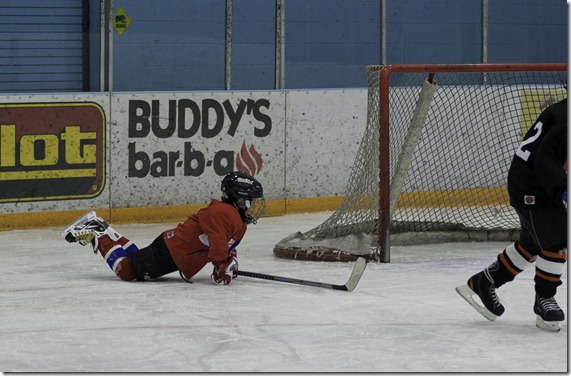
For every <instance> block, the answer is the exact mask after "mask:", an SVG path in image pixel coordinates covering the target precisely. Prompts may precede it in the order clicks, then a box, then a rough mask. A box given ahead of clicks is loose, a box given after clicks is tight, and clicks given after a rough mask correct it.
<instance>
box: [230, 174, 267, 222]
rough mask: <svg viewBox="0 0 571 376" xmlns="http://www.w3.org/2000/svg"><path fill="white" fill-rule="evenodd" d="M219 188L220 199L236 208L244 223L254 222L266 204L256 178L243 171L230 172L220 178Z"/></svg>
mask: <svg viewBox="0 0 571 376" xmlns="http://www.w3.org/2000/svg"><path fill="white" fill-rule="evenodd" d="M221 190H222V200H223V201H224V202H227V203H230V204H232V205H234V206H235V207H236V209H238V212H239V213H240V216H241V218H242V221H243V222H244V223H246V224H252V223H253V224H256V222H257V220H258V219H259V218H260V217H261V215H262V214H263V212H264V209H265V206H266V202H265V199H264V194H263V189H262V185H261V184H260V183H259V182H258V181H257V180H256V179H254V178H253V177H252V176H250V175H248V174H246V173H244V172H239V171H238V172H232V173H230V174H228V175H226V176H225V177H224V179H223V180H222V184H221Z"/></svg>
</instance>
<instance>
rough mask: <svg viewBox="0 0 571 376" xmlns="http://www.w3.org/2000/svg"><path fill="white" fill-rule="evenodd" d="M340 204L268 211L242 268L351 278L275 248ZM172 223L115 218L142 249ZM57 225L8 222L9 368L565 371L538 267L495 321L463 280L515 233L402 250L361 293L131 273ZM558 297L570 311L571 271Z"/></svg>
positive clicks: (4, 268) (3, 259)
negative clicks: (126, 278) (114, 267)
mask: <svg viewBox="0 0 571 376" xmlns="http://www.w3.org/2000/svg"><path fill="white" fill-rule="evenodd" d="M329 214H330V213H316V214H303V215H289V216H284V217H271V218H262V219H261V220H260V221H259V223H258V224H257V225H255V226H250V228H249V230H248V233H247V234H246V237H245V238H244V240H243V241H242V243H241V245H240V247H239V248H238V255H239V262H240V268H241V269H243V270H248V271H253V272H260V273H267V274H275V275H280V276H286V277H293V278H302V279H310V280H317V281H321V282H327V283H333V284H343V283H345V282H346V280H347V278H348V277H349V274H350V271H351V268H352V264H347V263H321V262H308V261H294V260H285V259H278V258H276V257H274V256H273V253H272V250H273V247H274V245H275V244H276V243H277V242H278V241H280V240H281V239H282V238H284V237H286V236H288V235H290V234H291V233H294V232H296V231H307V230H309V229H311V228H313V227H315V226H316V225H318V224H320V223H321V222H323V220H325V219H326V218H327V217H328V216H329ZM172 226H174V223H173V224H164V223H163V224H152V225H151V224H134V225H117V226H114V227H115V228H116V229H117V230H118V231H119V232H121V233H122V234H123V235H125V236H127V237H128V238H130V239H131V240H133V241H135V242H136V243H137V244H138V245H139V246H140V247H143V246H146V245H147V244H149V243H150V242H151V241H152V240H153V239H154V238H155V237H156V236H157V235H158V234H159V233H160V232H162V231H163V230H165V229H167V228H169V227H172ZM60 230H61V229H60V228H48V229H38V230H18V231H9V232H0V271H1V272H0V305H1V309H0V312H1V320H0V371H3V372H11V371H19V372H199V373H206V372H244V373H253V372H348V373H351V372H412V373H417V372H433V373H444V372H454V373H459V372H494V373H496V372H518V373H523V372H558V373H564V372H568V370H569V365H568V335H569V333H568V325H567V317H566V320H565V321H564V322H563V324H562V330H561V332H559V333H548V332H544V331H541V330H540V329H538V328H536V327H535V314H534V313H533V310H532V307H533V299H534V291H533V270H532V269H530V270H526V271H524V272H523V273H522V274H521V275H519V276H518V278H517V279H516V281H514V282H513V283H511V284H508V285H505V286H503V287H502V288H500V289H499V290H498V295H499V296H500V298H501V300H502V302H503V304H504V306H505V307H506V312H505V313H504V315H503V316H502V317H500V318H499V319H498V320H496V321H495V322H490V321H487V320H486V319H484V318H483V317H482V316H480V315H479V314H478V313H477V312H476V311H474V310H473V309H472V308H471V307H470V306H469V305H468V304H467V303H466V302H465V301H464V300H462V299H461V298H460V296H458V294H457V293H456V292H455V291H454V288H455V287H456V286H457V285H459V284H463V283H465V282H466V280H467V279H468V278H469V277H470V276H471V275H472V274H474V273H476V272H478V271H479V270H481V269H482V268H484V267H486V266H488V265H489V264H490V263H491V262H492V261H493V260H494V259H495V257H496V255H497V253H498V252H499V251H501V250H502V249H503V248H504V247H505V246H506V245H507V244H505V243H460V244H440V245H425V246H408V247H393V248H392V254H391V263H389V264H377V263H369V264H368V266H367V270H366V271H365V273H364V275H363V277H362V279H361V281H360V283H359V285H358V286H357V288H356V289H355V290H354V291H353V292H344V291H334V290H327V289H320V288H315V287H306V286H299V285H291V284H286V283H280V282H271V281H264V280H257V279H251V278H246V277H238V279H235V280H234V281H233V282H232V284H230V285H228V286H217V285H213V284H212V283H211V281H210V273H211V269H212V268H211V267H210V266H207V267H206V268H205V269H203V270H202V271H201V272H200V273H199V274H198V275H197V276H196V277H194V278H193V282H194V283H193V284H188V283H186V282H184V281H182V280H181V279H180V278H179V276H178V273H173V274H170V275H168V276H165V277H163V278H160V279H159V280H156V281H152V282H142V283H141V282H122V281H120V280H119V279H118V278H117V277H115V275H114V274H113V273H112V272H111V270H110V269H109V267H108V266H107V265H106V264H105V263H104V261H103V259H102V258H101V256H100V255H99V254H98V255H94V254H93V253H92V251H91V248H90V247H81V246H79V245H78V244H68V243H66V242H65V241H63V240H62V239H61V238H60V234H59V233H60ZM563 281H564V284H563V286H561V287H560V288H559V292H558V294H557V299H558V302H559V304H560V305H561V307H562V308H563V309H564V311H565V312H566V313H568V312H567V302H568V292H567V291H568V290H567V271H566V272H565V273H564V275H563Z"/></svg>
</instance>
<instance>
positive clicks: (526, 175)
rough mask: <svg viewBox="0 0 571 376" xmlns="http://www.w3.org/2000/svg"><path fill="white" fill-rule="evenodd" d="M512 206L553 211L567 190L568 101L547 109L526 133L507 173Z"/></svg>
mask: <svg viewBox="0 0 571 376" xmlns="http://www.w3.org/2000/svg"><path fill="white" fill-rule="evenodd" d="M508 191H509V194H510V203H511V205H512V206H514V207H516V208H521V209H532V210H533V209H539V210H543V209H553V208H558V207H561V206H562V205H563V203H562V195H563V192H565V191H567V98H566V99H564V100H562V101H560V102H558V103H555V104H553V105H551V106H549V107H547V108H546V109H545V110H543V112H542V113H541V114H540V115H539V117H538V118H537V120H536V122H535V123H534V124H533V126H532V127H531V129H530V130H529V131H528V132H527V133H526V135H525V137H524V138H523V141H522V143H521V144H520V146H519V148H518V149H517V150H516V152H515V155H514V157H513V160H512V163H511V166H510V170H509V173H508Z"/></svg>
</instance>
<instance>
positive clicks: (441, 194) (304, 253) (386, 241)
mask: <svg viewBox="0 0 571 376" xmlns="http://www.w3.org/2000/svg"><path fill="white" fill-rule="evenodd" d="M566 71H567V65H566V64H470V65H388V66H384V67H383V66H369V67H367V78H368V103H367V125H366V128H365V132H364V135H363V138H362V141H361V143H360V147H359V150H358V151H357V155H356V158H355V162H354V164H353V168H352V170H351V172H350V175H349V180H348V183H347V187H346V192H345V196H344V199H343V202H342V204H341V206H340V207H339V209H337V210H336V211H335V212H334V213H333V214H332V215H331V216H330V217H329V218H328V219H327V220H326V221H325V222H323V223H322V224H320V225H319V226H317V227H316V228H314V229H312V230H310V231H308V232H306V233H301V232H298V233H295V234H292V235H290V236H288V237H286V238H285V239H283V240H281V241H280V242H279V243H278V244H277V245H276V246H275V248H274V254H275V255H276V256H277V257H282V258H293V259H300V260H321V261H352V260H355V259H356V258H357V257H365V258H367V259H369V260H375V261H380V262H390V244H393V245H404V244H423V243H443V242H453V241H479V240H497V241H504V240H505V241H508V240H510V241H511V240H514V239H515V238H516V237H517V235H518V233H519V221H518V218H517V215H516V214H515V212H514V211H513V210H512V208H511V207H510V205H509V198H508V194H507V187H506V177H507V172H508V169H509V166H510V163H511V159H512V155H513V153H514V151H515V150H516V148H517V146H518V145H519V143H520V141H521V139H522V137H523V135H524V134H525V132H526V131H527V129H529V127H530V126H531V125H532V124H533V122H534V121H535V120H536V118H537V116H538V115H539V113H540V112H541V110H542V109H543V108H545V107H546V106H548V105H550V104H551V103H554V102H555V101H558V100H560V99H562V98H564V97H566V96H567V91H566V78H567V72H566Z"/></svg>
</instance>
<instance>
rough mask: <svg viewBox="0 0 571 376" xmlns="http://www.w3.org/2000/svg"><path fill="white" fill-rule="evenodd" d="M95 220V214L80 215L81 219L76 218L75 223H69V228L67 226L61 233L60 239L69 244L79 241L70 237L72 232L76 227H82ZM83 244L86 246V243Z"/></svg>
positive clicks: (92, 212) (91, 212)
mask: <svg viewBox="0 0 571 376" xmlns="http://www.w3.org/2000/svg"><path fill="white" fill-rule="evenodd" d="M95 218H97V214H96V213H95V212H94V211H90V212H89V213H86V214H84V215H82V216H81V217H79V218H77V219H76V220H75V221H73V222H72V223H70V224H69V226H67V227H66V228H65V229H64V230H63V231H62V232H61V237H62V238H64V239H65V240H66V241H67V242H69V243H74V242H77V241H79V240H78V239H75V237H74V236H73V235H72V230H73V229H74V228H76V227H82V226H84V225H86V224H87V223H88V222H91V221H92V220H94V219H95ZM80 244H81V243H80ZM85 244H87V243H85ZM85 244H81V245H85Z"/></svg>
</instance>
